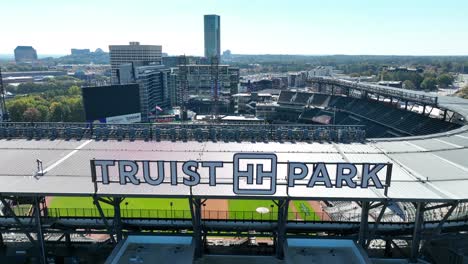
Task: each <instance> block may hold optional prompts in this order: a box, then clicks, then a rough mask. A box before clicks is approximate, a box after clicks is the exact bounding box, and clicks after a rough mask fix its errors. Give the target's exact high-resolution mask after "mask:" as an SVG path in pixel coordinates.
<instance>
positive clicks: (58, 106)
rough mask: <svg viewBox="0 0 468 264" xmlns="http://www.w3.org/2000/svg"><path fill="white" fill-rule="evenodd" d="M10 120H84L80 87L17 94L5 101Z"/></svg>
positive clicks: (73, 86)
mask: <svg viewBox="0 0 468 264" xmlns="http://www.w3.org/2000/svg"><path fill="white" fill-rule="evenodd" d="M6 107H7V110H8V113H9V114H10V120H11V121H12V122H84V121H85V114H84V108H83V103H82V96H81V88H80V87H78V86H76V85H72V86H70V87H69V88H68V89H67V90H63V89H62V90H49V91H46V92H43V93H36V94H30V95H23V96H17V97H15V98H12V99H9V100H8V101H7V102H6Z"/></svg>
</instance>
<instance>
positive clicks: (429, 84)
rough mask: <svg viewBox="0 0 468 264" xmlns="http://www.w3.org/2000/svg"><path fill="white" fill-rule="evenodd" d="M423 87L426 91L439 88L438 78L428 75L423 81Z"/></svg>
mask: <svg viewBox="0 0 468 264" xmlns="http://www.w3.org/2000/svg"><path fill="white" fill-rule="evenodd" d="M421 88H422V89H423V90H426V91H434V90H437V79H436V78H433V77H426V78H424V80H423V81H422V83H421Z"/></svg>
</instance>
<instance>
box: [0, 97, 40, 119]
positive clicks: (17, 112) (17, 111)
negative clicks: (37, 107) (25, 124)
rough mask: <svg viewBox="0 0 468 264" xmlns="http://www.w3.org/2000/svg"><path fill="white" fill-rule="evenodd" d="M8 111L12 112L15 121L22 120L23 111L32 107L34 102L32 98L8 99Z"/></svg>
mask: <svg viewBox="0 0 468 264" xmlns="http://www.w3.org/2000/svg"><path fill="white" fill-rule="evenodd" d="M6 107H7V109H8V113H10V119H11V121H13V122H22V121H23V113H24V112H25V111H26V110H27V109H28V108H30V107H33V104H32V103H31V102H30V100H27V99H26V98H21V99H20V100H13V101H8V102H7V104H6Z"/></svg>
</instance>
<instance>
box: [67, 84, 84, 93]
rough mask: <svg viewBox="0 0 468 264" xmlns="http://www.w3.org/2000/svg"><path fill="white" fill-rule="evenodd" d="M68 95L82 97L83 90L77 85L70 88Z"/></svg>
mask: <svg viewBox="0 0 468 264" xmlns="http://www.w3.org/2000/svg"><path fill="white" fill-rule="evenodd" d="M67 94H68V95H81V88H80V87H78V86H76V85H72V86H70V88H68V90H67Z"/></svg>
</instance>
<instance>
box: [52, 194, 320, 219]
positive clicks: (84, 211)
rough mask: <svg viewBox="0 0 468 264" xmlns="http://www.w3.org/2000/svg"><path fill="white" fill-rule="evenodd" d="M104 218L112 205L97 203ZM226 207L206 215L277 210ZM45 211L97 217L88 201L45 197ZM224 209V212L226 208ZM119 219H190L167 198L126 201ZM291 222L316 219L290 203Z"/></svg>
mask: <svg viewBox="0 0 468 264" xmlns="http://www.w3.org/2000/svg"><path fill="white" fill-rule="evenodd" d="M100 204H101V207H102V209H103V213H104V214H105V215H106V216H109V217H111V216H113V212H114V211H113V209H112V206H111V205H108V204H105V203H102V202H101V203H100ZM223 204H225V205H217V206H213V205H208V206H204V207H203V210H206V211H220V212H228V213H227V214H225V215H226V216H225V217H224V218H226V217H228V218H229V219H238V220H241V219H245V220H261V219H263V220H275V219H277V212H278V207H277V206H276V204H275V203H274V202H273V201H271V200H227V202H225V203H223ZM47 207H48V208H49V215H51V216H61V217H67V216H70V217H71V216H77V217H80V216H82V217H89V216H99V211H98V210H97V209H96V206H95V205H94V203H93V199H92V198H91V197H48V198H47ZM226 207H227V208H226ZM120 208H121V215H122V216H123V217H132V218H140V217H141V218H144V217H151V218H187V219H188V218H190V217H191V214H190V207H189V202H188V199H170V198H164V199H163V198H125V199H124V200H123V201H122V203H121V204H120ZM288 219H290V220H304V221H305V220H316V219H318V217H317V215H316V214H315V212H314V210H313V209H312V207H311V206H310V205H309V203H308V202H307V201H292V202H291V203H290V207H289V214H288Z"/></svg>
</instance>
